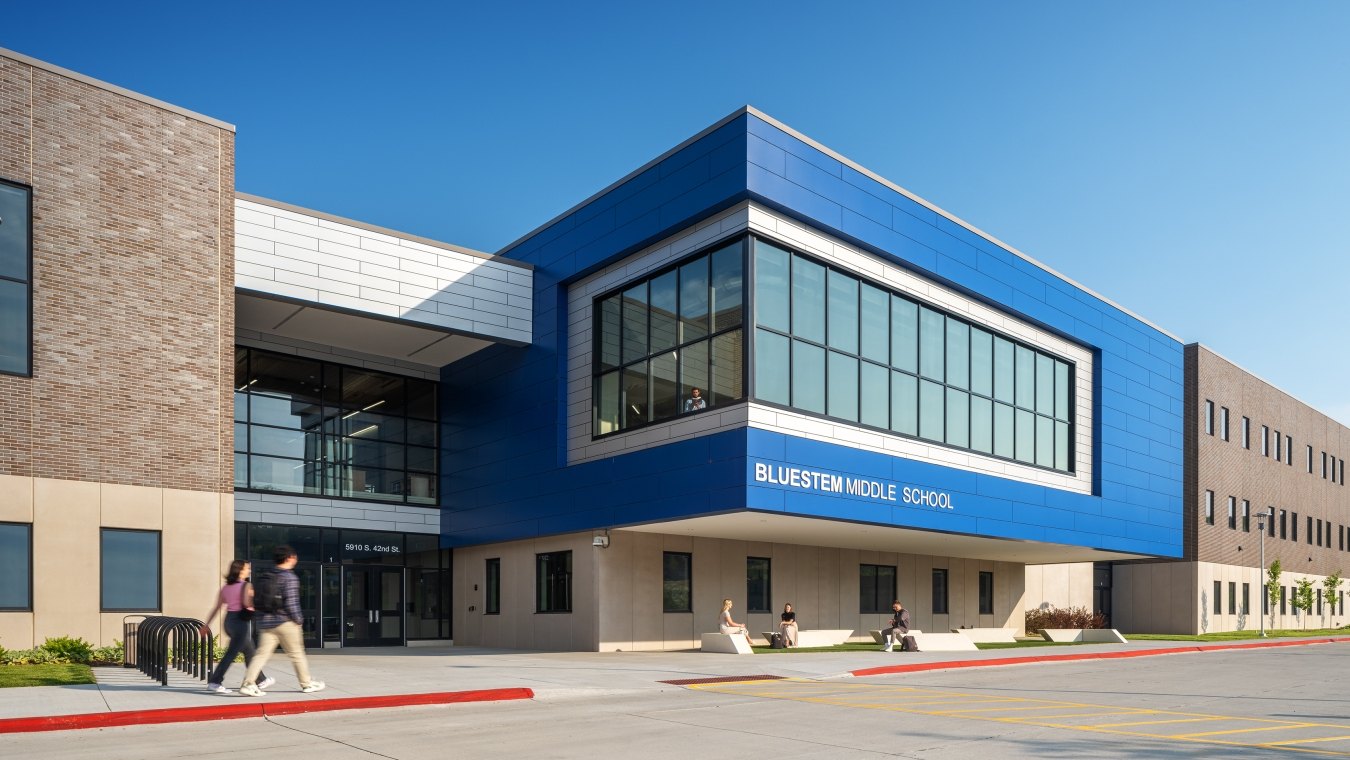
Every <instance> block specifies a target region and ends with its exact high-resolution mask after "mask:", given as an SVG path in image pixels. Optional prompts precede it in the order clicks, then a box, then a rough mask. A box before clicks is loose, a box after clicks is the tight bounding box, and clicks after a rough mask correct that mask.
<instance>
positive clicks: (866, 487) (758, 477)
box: [755, 462, 956, 509]
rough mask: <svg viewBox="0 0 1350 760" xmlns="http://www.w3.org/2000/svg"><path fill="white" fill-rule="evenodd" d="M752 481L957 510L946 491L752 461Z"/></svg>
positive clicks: (817, 491)
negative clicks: (753, 470)
mask: <svg viewBox="0 0 1350 760" xmlns="http://www.w3.org/2000/svg"><path fill="white" fill-rule="evenodd" d="M755 481H756V482H758V483H769V484H771V485H776V486H785V487H787V488H798V489H801V490H803V491H813V492H816V493H826V494H842V495H845V496H858V497H861V498H864V499H872V500H874V501H885V502H893V503H897V504H912V505H914V506H916V507H932V508H934V509H955V508H956V504H955V502H954V500H953V499H952V495H951V494H950V493H948V492H947V491H939V490H937V489H933V488H921V487H919V486H901V485H899V484H897V483H894V482H891V481H889V480H870V479H868V478H855V477H851V476H848V475H836V474H834V473H831V472H822V471H820V470H809V469H806V468H802V467H785V466H782V465H771V464H766V463H764V462H755Z"/></svg>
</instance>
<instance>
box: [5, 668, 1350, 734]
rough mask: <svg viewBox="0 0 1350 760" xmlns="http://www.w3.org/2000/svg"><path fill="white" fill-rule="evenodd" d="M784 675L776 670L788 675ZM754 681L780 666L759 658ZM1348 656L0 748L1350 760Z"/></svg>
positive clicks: (410, 711)
mask: <svg viewBox="0 0 1350 760" xmlns="http://www.w3.org/2000/svg"><path fill="white" fill-rule="evenodd" d="M780 662H783V663H784V664H786V662H787V661H786V660H783V661H780ZM754 664H755V665H757V666H760V669H761V670H762V669H764V668H763V666H765V665H768V664H772V663H770V661H769V658H756V660H755V662H754ZM1347 669H1350V646H1346V645H1344V644H1332V645H1320V646H1297V647H1287V648H1277V649H1257V650H1249V651H1232V652H1207V653H1203V654H1187V655H1168V656H1158V657H1143V658H1137V659H1126V660H1097V661H1080V662H1070V663H1053V664H1051V663H1047V664H1032V665H1024V666H1016V667H998V668H971V669H962V670H950V671H935V672H926V673H914V674H904V675H894V676H881V677H867V678H839V677H834V678H830V677H822V678H810V677H801V676H798V677H792V678H785V679H778V680H756V681H730V682H720V683H705V684H694V685H688V686H672V685H667V684H661V683H658V682H656V681H653V682H652V683H651V684H641V683H639V682H638V681H637V680H635V679H633V678H631V677H628V678H624V679H621V680H619V679H616V682H615V688H606V687H605V686H604V685H603V684H597V682H596V681H595V680H594V679H590V680H589V682H588V685H586V686H583V687H577V688H568V687H567V686H566V685H565V684H561V683H556V682H555V683H550V684H547V685H541V686H540V688H538V689H536V694H537V696H536V698H535V699H533V700H527V701H518V702H501V703H479V704H465V705H448V706H441V707H416V708H399V709H389V710H371V711H350V712H334V713H322V714H314V715H297V716H287V717H279V718H269V719H266V720H261V719H249V720H231V721H219V722H211V723H184V724H176V725H165V726H142V727H129V728H115V729H102V730H96V731H80V732H54V733H45V734H25V735H9V736H3V737H0V754H3V755H4V756H6V757H43V758H91V759H94V758H96V759H97V760H109V759H110V758H147V759H157V758H177V757H214V756H221V757H224V756H239V755H240V754H249V755H252V754H255V753H262V754H273V755H276V754H286V755H293V756H306V757H314V758H370V757H385V758H396V759H397V760H416V759H418V758H445V757H455V758H464V757H467V758H476V757H508V756H513V757H532V758H611V757H613V758H633V757H657V756H667V757H671V756H673V757H686V756H688V757H699V756H710V755H716V756H722V757H734V758H761V757H787V758H795V757H812V758H836V757H837V758H843V757H867V756H893V757H912V758H952V759H954V760H955V759H959V760H970V758H984V757H998V758H1023V757H1026V758H1032V757H1034V758H1045V757H1083V758H1117V757H1119V758H1125V757H1130V758H1137V757H1160V758H1172V757H1178V758H1191V757H1218V756H1224V757H1238V758H1245V757H1287V756H1291V755H1292V754H1298V755H1308V754H1315V755H1322V756H1331V757H1337V756H1347V757H1350V687H1348V686H1347V685H1346V683H1347V682H1346V680H1345V678H1344V675H1343V674H1345V673H1346V672H1347Z"/></svg>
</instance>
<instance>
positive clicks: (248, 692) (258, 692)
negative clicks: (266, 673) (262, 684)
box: [239, 683, 267, 697]
mask: <svg viewBox="0 0 1350 760" xmlns="http://www.w3.org/2000/svg"><path fill="white" fill-rule="evenodd" d="M239 693H240V694H243V695H244V696H246V697H263V696H267V692H264V691H263V690H262V689H259V688H258V686H257V684H251V683H249V684H244V685H243V686H241V687H240V688H239Z"/></svg>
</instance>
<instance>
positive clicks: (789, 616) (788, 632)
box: [778, 602, 797, 647]
mask: <svg viewBox="0 0 1350 760" xmlns="http://www.w3.org/2000/svg"><path fill="white" fill-rule="evenodd" d="M782 618H783V619H782V620H781V621H779V623H778V627H779V628H780V629H782V633H783V638H785V639H787V645H788V646H790V647H795V646H797V613H796V612H793V611H792V603H791V602H789V603H787V604H784V605H783V615H782Z"/></svg>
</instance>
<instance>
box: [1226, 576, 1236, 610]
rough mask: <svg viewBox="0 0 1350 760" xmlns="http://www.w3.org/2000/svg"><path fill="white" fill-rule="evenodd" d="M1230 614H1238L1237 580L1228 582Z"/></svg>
mask: <svg viewBox="0 0 1350 760" xmlns="http://www.w3.org/2000/svg"><path fill="white" fill-rule="evenodd" d="M1228 614H1229V615H1236V614H1237V581H1229V582H1228Z"/></svg>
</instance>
